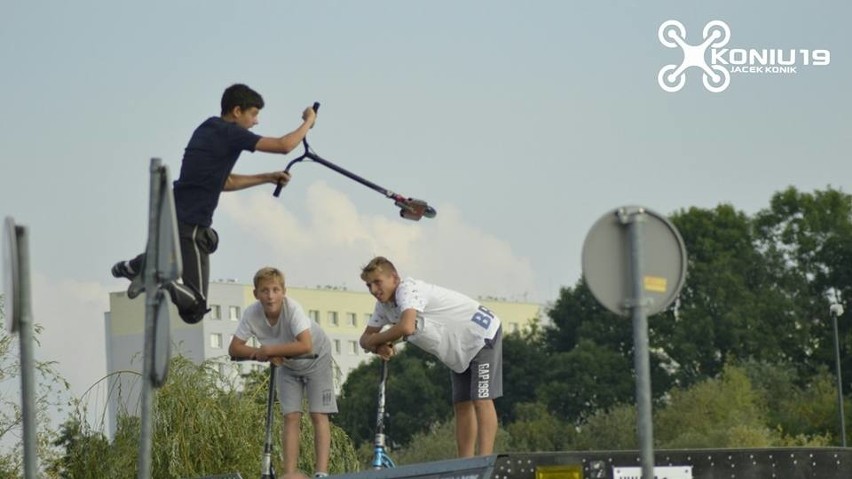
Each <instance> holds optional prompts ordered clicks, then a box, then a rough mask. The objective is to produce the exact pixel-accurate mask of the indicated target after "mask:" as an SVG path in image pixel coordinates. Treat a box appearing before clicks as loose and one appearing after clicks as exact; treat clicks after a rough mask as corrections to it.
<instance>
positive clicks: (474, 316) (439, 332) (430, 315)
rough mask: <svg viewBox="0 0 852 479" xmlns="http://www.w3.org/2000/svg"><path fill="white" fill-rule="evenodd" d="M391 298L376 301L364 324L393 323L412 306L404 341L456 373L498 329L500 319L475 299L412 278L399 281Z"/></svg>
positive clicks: (468, 362)
mask: <svg viewBox="0 0 852 479" xmlns="http://www.w3.org/2000/svg"><path fill="white" fill-rule="evenodd" d="M394 299H395V301H394V303H395V304H392V303H376V309H375V310H374V311H373V316H372V317H371V318H370V321H369V323H368V326H372V327H375V328H381V327H383V326H385V325H388V324H397V323H399V320H400V318H401V317H402V313H403V311H405V310H408V309H414V310H415V311H417V327H416V329H415V331H414V334H412V335H411V336H409V337H408V338H406V341H408V342H409V343H411V344H414V345H415V346H417V347H419V348H421V349H423V350H424V351H426V352H428V353H431V354H433V355H435V356H436V357H437V358H438V359H440V360H441V362H442V363H444V364H446V365H447V367H449V368H450V369H452V370H453V371H455V372H457V373H463V372H464V371H465V370H466V369H467V368H468V366H470V361H471V360H472V359H473V357H474V356H476V353H478V352H479V350H480V349H482V347H483V346H484V345H485V340H486V339H493V338H494V335H495V334H497V330H498V329H499V328H500V319H499V318H498V317H497V316H495V315H494V313H492V312H491V311H489V310H488V309H486V308H485V307H484V306H482V305H481V304H479V303H478V302H477V301H475V300H473V299H471V298H469V297H467V296H465V295H463V294H461V293H457V292H455V291H452V290H449V289H446V288H442V287H440V286H435V285H433V284H429V283H426V282H423V281H420V280H416V279H413V278H405V279H404V280H402V281H400V283H399V286H397V288H396V294H395V296H394Z"/></svg>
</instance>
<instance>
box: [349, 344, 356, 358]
mask: <svg viewBox="0 0 852 479" xmlns="http://www.w3.org/2000/svg"><path fill="white" fill-rule="evenodd" d="M349 354H356V355H357V354H358V342H357V341H349Z"/></svg>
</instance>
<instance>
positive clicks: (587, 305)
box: [535, 279, 670, 423]
mask: <svg viewBox="0 0 852 479" xmlns="http://www.w3.org/2000/svg"><path fill="white" fill-rule="evenodd" d="M548 316H549V317H550V319H551V323H550V325H548V326H547V327H546V328H544V338H545V340H544V341H545V345H546V350H547V352H548V356H547V358H546V359H544V360H543V362H542V364H547V366H548V367H547V368H546V373H545V375H544V378H543V380H542V381H541V382H540V384H539V386H538V387H537V388H535V391H536V397H537V398H538V401H541V402H543V403H545V404H547V406H548V409H549V410H550V412H551V413H553V414H555V415H557V416H558V417H560V418H562V419H564V420H569V421H572V422H574V423H580V422H582V421H583V420H584V418H586V417H588V416H589V415H591V414H593V413H594V412H595V411H597V410H599V409H604V410H606V409H609V408H610V407H612V406H614V405H616V404H619V403H622V402H626V401H632V399H633V397H634V395H635V388H636V383H635V380H634V377H635V376H634V374H633V364H634V347H633V326H632V323H631V320H630V318H627V317H623V316H620V315H616V314H614V313H611V312H609V311H607V310H606V309H604V308H603V306H601V305H600V303H598V301H597V300H596V299H595V298H594V296H593V295H592V292H591V291H590V290H589V288H588V286H587V285H586V283H585V281H584V280H582V279H581V280H580V281H578V282H577V284H576V285H575V286H574V287H573V288H562V289H561V291H560V293H559V298H558V299H557V301H556V302H555V304H554V305H553V307H552V308H551V309H550V310H549V311H548ZM659 321H661V320H660V319H659V317H658V316H651V317H650V318H649V324H650V325H651V330H652V333H653V329H654V326H655V324H656V323H657V322H659ZM651 338H652V344H651V345H652V346H655V345H654V341H653V339H655V337H654V336H653V334H652V335H651ZM652 349H657V348H652ZM650 359H651V381H652V383H653V384H654V388H653V390H652V391H653V393H654V395H657V396H658V395H660V394H662V393H664V392H665V391H666V390H667V389H668V388H669V384H670V379H669V375H668V373H667V371H668V370H669V369H670V365H669V362H670V359H669V358H668V356H666V355H664V354H663V355H660V354H652V355H651V358H650Z"/></svg>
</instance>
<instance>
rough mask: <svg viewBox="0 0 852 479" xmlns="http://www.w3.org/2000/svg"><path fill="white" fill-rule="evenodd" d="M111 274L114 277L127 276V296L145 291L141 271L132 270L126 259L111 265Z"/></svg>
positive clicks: (133, 296) (131, 297)
mask: <svg viewBox="0 0 852 479" xmlns="http://www.w3.org/2000/svg"><path fill="white" fill-rule="evenodd" d="M111 272H112V275H113V277H115V278H127V279H129V280H130V286H128V287H127V297H128V298H130V299H133V298H135V297H137V296H139V295H140V294H142V292H143V291H145V282H144V281H143V279H142V272H141V271H133V270H132V269H131V268H130V266H128V265H127V262H126V261H119V262H118V263H115V264H114V265H112V271H111Z"/></svg>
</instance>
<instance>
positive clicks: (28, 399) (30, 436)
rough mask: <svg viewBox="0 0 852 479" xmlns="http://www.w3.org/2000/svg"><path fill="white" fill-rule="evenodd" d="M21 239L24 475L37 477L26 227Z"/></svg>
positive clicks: (19, 229) (18, 229)
mask: <svg viewBox="0 0 852 479" xmlns="http://www.w3.org/2000/svg"><path fill="white" fill-rule="evenodd" d="M15 230H16V231H15V234H16V236H17V238H18V241H17V243H18V258H19V265H18V267H19V269H18V271H19V275H20V285H21V288H20V293H19V296H18V298H19V300H20V307H21V322H20V323H19V326H20V331H19V333H18V334H19V338H18V339H19V340H20V345H21V346H20V347H21V413H22V420H23V428H24V477H25V478H26V479H35V478H36V477H37V472H38V460H37V455H38V449H36V407H35V361H34V359H33V318H32V311H31V308H30V307H31V304H30V287H29V285H30V252H29V246H28V245H27V234H26V229H25V228H24V227H22V226H16V227H15Z"/></svg>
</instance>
